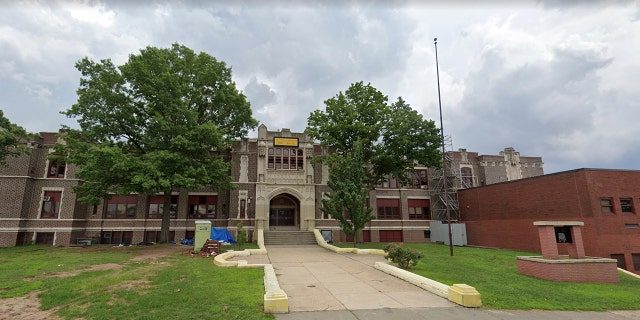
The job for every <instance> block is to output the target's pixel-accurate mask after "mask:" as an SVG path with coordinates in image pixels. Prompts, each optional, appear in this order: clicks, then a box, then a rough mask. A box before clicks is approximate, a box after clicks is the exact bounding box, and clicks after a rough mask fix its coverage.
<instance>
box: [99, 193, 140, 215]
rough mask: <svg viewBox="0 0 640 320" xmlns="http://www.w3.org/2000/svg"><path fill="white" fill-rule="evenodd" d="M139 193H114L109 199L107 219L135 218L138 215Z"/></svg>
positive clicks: (106, 212) (106, 211)
mask: <svg viewBox="0 0 640 320" xmlns="http://www.w3.org/2000/svg"><path fill="white" fill-rule="evenodd" d="M137 202H138V196H137V195H128V196H119V195H113V196H111V199H109V200H107V205H106V210H105V212H104V218H105V219H134V218H135V217H136V203H137Z"/></svg>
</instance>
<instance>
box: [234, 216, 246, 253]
mask: <svg viewBox="0 0 640 320" xmlns="http://www.w3.org/2000/svg"><path fill="white" fill-rule="evenodd" d="M236 227H237V230H238V231H237V235H236V243H237V244H238V248H242V247H243V246H244V244H245V243H246V242H247V231H246V230H244V228H243V226H242V221H240V222H238V225H237V226H236Z"/></svg>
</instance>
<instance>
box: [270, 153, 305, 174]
mask: <svg viewBox="0 0 640 320" xmlns="http://www.w3.org/2000/svg"><path fill="white" fill-rule="evenodd" d="M268 154H269V157H268V159H267V168H269V169H276V170H302V168H303V165H304V156H303V152H302V149H296V148H271V149H269V152H268Z"/></svg>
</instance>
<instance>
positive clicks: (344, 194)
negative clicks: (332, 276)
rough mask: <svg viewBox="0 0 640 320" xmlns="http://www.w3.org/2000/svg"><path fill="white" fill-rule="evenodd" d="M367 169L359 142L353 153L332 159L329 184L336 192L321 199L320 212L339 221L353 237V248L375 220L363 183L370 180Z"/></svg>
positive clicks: (367, 189) (357, 141)
mask: <svg viewBox="0 0 640 320" xmlns="http://www.w3.org/2000/svg"><path fill="white" fill-rule="evenodd" d="M366 166H367V163H366V162H364V158H363V149H362V143H361V142H360V140H356V141H355V142H354V146H353V150H348V151H345V152H344V153H343V154H342V156H341V157H334V158H332V159H331V166H330V168H329V181H328V182H327V185H328V186H329V188H331V190H333V191H334V192H333V194H329V195H327V199H322V208H321V210H322V211H323V212H325V213H327V214H329V216H331V218H333V219H336V220H337V221H338V223H339V224H340V228H341V229H342V230H343V231H344V233H345V234H347V235H352V236H353V246H354V247H355V246H356V243H357V242H358V241H359V232H360V231H361V230H362V229H364V227H365V225H366V224H367V222H369V221H371V220H373V218H374V216H373V215H372V214H371V212H372V210H373V209H371V208H367V207H366V206H365V201H366V199H367V196H368V194H369V188H368V187H367V186H366V184H364V183H363V182H364V181H365V180H366V179H367V177H366V171H365V170H363V168H366Z"/></svg>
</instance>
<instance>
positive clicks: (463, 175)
mask: <svg viewBox="0 0 640 320" xmlns="http://www.w3.org/2000/svg"><path fill="white" fill-rule="evenodd" d="M460 179H461V180H462V187H463V188H471V187H473V170H471V168H469V167H462V168H460Z"/></svg>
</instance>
